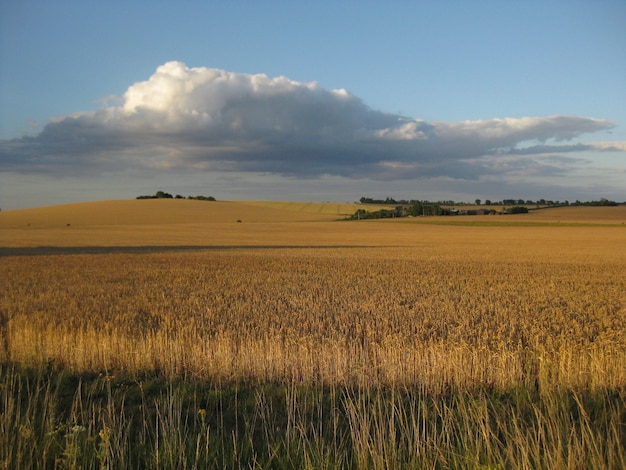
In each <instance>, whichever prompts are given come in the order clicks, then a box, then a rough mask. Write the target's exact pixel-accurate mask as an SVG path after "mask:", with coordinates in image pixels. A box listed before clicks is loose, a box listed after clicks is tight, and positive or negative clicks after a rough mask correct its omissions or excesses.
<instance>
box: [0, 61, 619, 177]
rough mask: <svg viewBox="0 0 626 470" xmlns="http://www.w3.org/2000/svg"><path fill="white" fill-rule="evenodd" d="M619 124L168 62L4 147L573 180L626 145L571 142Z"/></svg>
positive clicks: (225, 168)
mask: <svg viewBox="0 0 626 470" xmlns="http://www.w3.org/2000/svg"><path fill="white" fill-rule="evenodd" d="M611 127H612V124H611V123H610V122H608V121H606V120H603V119H595V118H590V117H580V116H559V115H554V116H547V117H524V118H504V119H491V120H480V121H464V122H426V121H423V120H419V119H413V118H408V117H405V116H399V115H394V114H389V113H385V112H381V111H377V110H373V109H371V108H370V107H368V106H367V105H366V104H365V103H364V102H363V101H362V100H361V99H360V98H358V97H355V96H353V95H352V94H350V93H349V92H347V91H346V90H343V89H341V90H327V89H324V88H322V87H320V86H319V85H318V84H317V83H315V82H297V81H294V80H290V79H288V78H286V77H282V76H281V77H274V78H271V77H268V76H267V75H263V74H256V75H250V74H241V73H234V72H228V71H225V70H219V69H209V68H189V67H187V66H186V65H185V64H183V63H181V62H168V63H166V64H164V65H162V66H160V67H158V68H157V70H156V72H155V73H154V74H153V75H152V76H151V77H150V78H149V79H148V80H146V81H142V82H138V83H135V84H133V85H131V86H130V87H129V88H128V89H127V91H126V92H125V94H124V95H123V96H122V97H120V98H119V99H113V98H111V97H108V98H107V99H106V100H105V101H103V102H102V107H101V108H100V109H98V110H97V111H94V112H81V113H76V114H72V115H68V116H62V117H59V118H56V119H53V120H51V121H50V122H48V124H46V125H45V127H44V128H43V129H42V131H41V132H40V133H39V134H37V135H35V136H27V137H22V138H17V139H12V140H2V141H0V171H11V172H18V173H46V174H52V175H53V174H59V175H61V174H62V175H68V174H75V175H84V174H91V175H94V174H103V173H109V172H119V171H130V170H139V171H141V172H142V173H143V174H147V173H149V172H151V171H152V172H176V171H183V172H185V171H186V172H263V173H269V174H279V175H288V176H294V177H297V178H310V177H318V176H322V175H335V176H339V177H347V178H369V179H372V180H382V181H384V180H396V179H412V178H424V177H451V178H460V179H470V180H471V179H476V178H478V177H480V176H481V175H510V176H515V175H519V174H525V175H532V174H536V173H540V172H542V171H549V172H552V174H566V173H567V172H568V171H570V170H571V169H573V168H575V167H576V165H578V164H581V163H582V162H583V160H580V159H576V158H569V157H568V158H566V159H565V160H558V158H557V156H556V154H563V153H576V152H584V151H588V150H592V149H593V150H602V151H624V148H625V145H624V143H622V142H611V143H602V142H599V143H598V142H596V143H593V144H580V143H577V144H570V143H564V142H567V141H571V140H572V139H574V138H577V137H579V136H580V135H582V134H586V133H594V132H598V131H603V130H606V129H609V128H611ZM547 156H551V158H552V160H548V159H547V158H546V157H547ZM560 158H565V157H560Z"/></svg>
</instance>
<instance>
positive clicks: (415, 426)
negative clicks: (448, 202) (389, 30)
mask: <svg viewBox="0 0 626 470" xmlns="http://www.w3.org/2000/svg"><path fill="white" fill-rule="evenodd" d="M355 206H357V205H352V204H331V203H327V204H321V203H308V204H307V203H287V202H285V203H275V202H272V203H269V202H267V203H264V202H205V201H187V200H183V201H180V200H169V201H165V200H163V201H161V200H145V201H110V202H101V203H85V204H77V205H69V206H58V207H50V208H39V209H28V210H21V211H8V212H0V275H1V276H2V279H3V280H4V282H3V283H2V285H1V286H0V315H1V318H0V323H1V326H2V337H1V339H2V343H1V344H0V357H1V359H2V364H3V366H2V370H1V374H0V382H1V388H0V406H1V407H2V408H1V409H0V429H2V430H3V431H2V432H0V435H2V436H4V437H0V440H1V442H0V452H2V457H1V460H2V461H4V462H11V463H13V464H16V463H17V462H18V460H19V459H22V461H21V462H23V466H24V467H27V466H28V465H27V463H32V464H34V465H43V464H44V463H45V464H46V465H50V464H51V462H52V463H54V464H55V465H59V466H62V465H64V464H67V466H71V465H70V464H75V465H81V466H83V467H90V466H93V467H95V466H98V465H99V464H107V465H109V464H110V465H112V466H114V467H115V466H124V465H123V462H126V464H127V465H132V466H136V465H138V464H141V465H145V466H156V467H161V468H174V467H177V468H180V467H181V466H183V464H184V465H185V466H194V465H196V466H199V467H202V466H203V465H210V466H222V467H234V468H237V467H259V468H266V467H283V468H290V467H303V466H309V467H315V468H318V467H336V468H345V467H349V468H371V467H377V468H389V467H405V466H408V467H423V466H435V467H441V468H446V467H456V468H467V467H476V468H478V467H480V466H481V465H483V466H492V467H497V466H502V467H506V468H538V467H543V468H578V467H581V468H586V467H614V468H617V467H620V466H624V464H626V450H625V445H626V424H625V421H626V415H625V414H624V413H625V411H624V410H625V409H626V368H624V364H626V274H625V273H626V269H625V267H626V250H624V248H623V247H624V246H626V226H625V225H624V222H625V221H626V210H625V208H624V206H620V207H607V208H604V207H603V208H595V207H577V208H574V207H571V208H570V207H566V208H555V209H546V210H542V211H536V212H533V213H531V214H519V215H507V216H471V217H460V216H459V217H454V218H443V217H425V218H414V219H401V220H400V219H398V220H384V221H383V220H368V221H352V222H348V221H344V220H337V219H343V218H345V216H346V215H349V214H351V213H353V212H354V210H356V209H355ZM358 207H360V206H358ZM376 207H377V208H379V206H376ZM444 219H445V220H444ZM37 410H39V411H40V412H37ZM598 430H599V431H598ZM159 446H160V447H159ZM138 448H141V449H143V452H142V453H140V455H139V454H137V450H136V449H138ZM44 451H45V452H44ZM27 454H28V455H31V457H28V458H30V459H35V460H33V461H28V458H27V457H26V455H27ZM24 459H26V460H24ZM177 459H178V460H177ZM180 459H183V460H180ZM115 462H117V464H115ZM120 462H122V463H120ZM20 465H21V464H20ZM14 466H15V465H14ZM17 466H18V467H19V465H17Z"/></svg>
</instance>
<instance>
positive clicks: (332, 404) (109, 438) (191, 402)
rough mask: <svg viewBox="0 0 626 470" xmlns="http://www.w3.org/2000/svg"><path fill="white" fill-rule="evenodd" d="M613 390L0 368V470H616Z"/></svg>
mask: <svg viewBox="0 0 626 470" xmlns="http://www.w3.org/2000/svg"><path fill="white" fill-rule="evenodd" d="M625 449H626V391H623V390H617V391H609V390H597V391H586V392H580V393H577V392H575V391H571V390H570V391H566V390H561V391H551V392H548V393H540V392H539V391H538V390H534V389H521V388H519V389H512V390H510V391H507V392H495V391H491V390H489V389H483V390H478V391H473V392H461V391H456V392H450V393H445V394H441V395H431V394H426V393H424V392H422V391H420V389H419V388H415V389H407V388H400V387H387V388H385V387H371V388H359V387H340V386H335V387H321V386H307V387H297V386H294V385H288V384H271V383H270V384H252V383H250V384H241V383H228V384H213V383H206V382H197V381H189V380H184V379H177V380H173V381H172V380H169V381H168V380H165V379H164V378H162V377H159V376H156V375H144V376H135V377H122V376H116V377H113V376H109V375H106V374H102V375H95V374H91V375H82V376H78V375H71V374H68V373H67V372H63V371H58V370H53V369H51V368H47V369H42V370H38V371H34V370H29V369H23V368H19V367H17V366H4V367H2V368H0V462H2V468H12V469H20V468H84V469H89V468H168V469H169V468H172V469H173V468H355V469H361V468H380V469H382V468H458V469H466V468H485V469H486V468H546V469H548V468H549V469H559V468H624V467H625V466H626V450H625Z"/></svg>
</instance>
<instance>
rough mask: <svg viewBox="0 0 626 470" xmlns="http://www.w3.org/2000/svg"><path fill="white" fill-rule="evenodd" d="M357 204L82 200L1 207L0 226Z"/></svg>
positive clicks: (257, 217) (340, 214)
mask: <svg viewBox="0 0 626 470" xmlns="http://www.w3.org/2000/svg"><path fill="white" fill-rule="evenodd" d="M358 208H365V209H369V210H378V209H380V208H381V206H371V207H370V206H367V205H362V204H357V203H330V202H328V203H326V202H275V201H196V200H188V199H132V200H111V201H96V202H81V203H74V204H63V205H57V206H45V207H37V208H30V209H17V210H10V211H2V212H0V228H18V227H31V228H52V227H65V226H87V225H90V226H97V225H171V224H196V223H202V224H206V223H228V222H305V221H324V220H335V219H341V218H344V217H345V216H347V215H350V214H353V213H354V212H355V211H356V210H357V209H358Z"/></svg>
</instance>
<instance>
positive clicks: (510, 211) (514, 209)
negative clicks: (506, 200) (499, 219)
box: [504, 206, 528, 214]
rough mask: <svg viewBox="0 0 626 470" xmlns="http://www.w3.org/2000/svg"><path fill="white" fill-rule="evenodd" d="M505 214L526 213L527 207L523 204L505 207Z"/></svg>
mask: <svg viewBox="0 0 626 470" xmlns="http://www.w3.org/2000/svg"><path fill="white" fill-rule="evenodd" d="M504 212H506V213H507V214H528V208H527V207H524V206H514V207H510V208H508V209H506V210H505V211H504Z"/></svg>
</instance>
